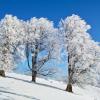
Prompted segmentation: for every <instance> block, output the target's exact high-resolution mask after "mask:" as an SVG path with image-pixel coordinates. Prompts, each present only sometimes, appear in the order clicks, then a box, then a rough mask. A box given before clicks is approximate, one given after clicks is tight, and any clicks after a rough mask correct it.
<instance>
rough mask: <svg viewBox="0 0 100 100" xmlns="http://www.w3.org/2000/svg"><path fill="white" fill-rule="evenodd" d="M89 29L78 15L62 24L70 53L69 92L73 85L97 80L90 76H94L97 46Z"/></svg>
mask: <svg viewBox="0 0 100 100" xmlns="http://www.w3.org/2000/svg"><path fill="white" fill-rule="evenodd" d="M88 29H90V26H89V25H87V23H86V22H85V21H84V20H82V19H81V18H80V17H79V16H77V15H72V16H70V17H67V18H66V19H65V20H62V21H61V23H60V32H61V33H62V36H63V37H64V42H65V48H66V50H67V52H68V85H67V88H66V90H67V91H69V92H72V83H91V82H93V79H95V78H93V77H91V76H90V75H92V74H91V70H92V69H93V67H92V65H93V64H94V58H95V53H94V52H95V50H94V46H95V45H96V44H95V42H94V41H92V39H91V37H90V35H89V34H88V33H87V30H88ZM93 71H94V70H92V72H93ZM95 75H96V74H94V76H95Z"/></svg>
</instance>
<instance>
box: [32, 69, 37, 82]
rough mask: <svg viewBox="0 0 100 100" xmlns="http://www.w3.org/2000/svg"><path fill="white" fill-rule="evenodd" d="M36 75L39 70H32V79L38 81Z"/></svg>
mask: <svg viewBox="0 0 100 100" xmlns="http://www.w3.org/2000/svg"><path fill="white" fill-rule="evenodd" d="M36 76H37V72H36V71H32V81H33V82H36Z"/></svg>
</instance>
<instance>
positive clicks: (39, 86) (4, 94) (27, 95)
mask: <svg viewBox="0 0 100 100" xmlns="http://www.w3.org/2000/svg"><path fill="white" fill-rule="evenodd" d="M65 88H66V84H64V83H63V82H57V81H54V80H50V79H48V80H46V79H42V78H37V83H36V84H34V83H33V82H31V77H30V76H26V75H21V74H16V73H7V77H6V78H3V77H0V100H100V88H97V87H93V86H84V88H80V87H78V86H73V93H68V92H66V91H64V89H65Z"/></svg>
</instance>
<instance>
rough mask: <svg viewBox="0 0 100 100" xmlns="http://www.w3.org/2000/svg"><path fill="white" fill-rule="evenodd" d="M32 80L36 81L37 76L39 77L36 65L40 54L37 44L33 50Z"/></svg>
mask: <svg viewBox="0 0 100 100" xmlns="http://www.w3.org/2000/svg"><path fill="white" fill-rule="evenodd" d="M32 53H33V55H32V81H33V82H36V77H37V66H36V63H37V62H36V60H37V55H38V45H35V50H34V52H32Z"/></svg>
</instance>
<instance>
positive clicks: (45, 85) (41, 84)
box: [35, 83, 64, 91]
mask: <svg viewBox="0 0 100 100" xmlns="http://www.w3.org/2000/svg"><path fill="white" fill-rule="evenodd" d="M35 84H37V85H40V86H44V87H49V88H53V89H57V90H61V91H64V90H63V89H61V88H58V87H55V86H51V85H48V84H43V83H35Z"/></svg>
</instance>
